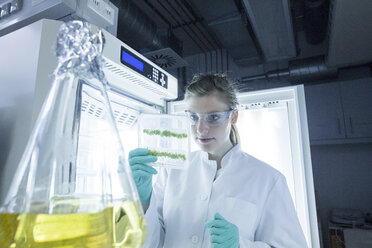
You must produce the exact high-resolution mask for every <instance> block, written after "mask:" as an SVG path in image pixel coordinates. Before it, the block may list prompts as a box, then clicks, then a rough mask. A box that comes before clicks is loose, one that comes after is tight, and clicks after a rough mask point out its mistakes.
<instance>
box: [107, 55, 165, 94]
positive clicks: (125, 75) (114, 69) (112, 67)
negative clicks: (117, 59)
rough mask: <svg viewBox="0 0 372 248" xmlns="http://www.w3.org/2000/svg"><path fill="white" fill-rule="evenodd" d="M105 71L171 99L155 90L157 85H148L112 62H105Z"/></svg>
mask: <svg viewBox="0 0 372 248" xmlns="http://www.w3.org/2000/svg"><path fill="white" fill-rule="evenodd" d="M104 70H106V71H107V72H109V73H113V74H116V76H119V77H121V78H123V79H125V80H129V81H131V83H132V84H135V85H137V86H140V87H142V88H146V89H148V90H151V91H152V92H153V93H156V94H158V95H160V96H163V97H164V98H169V95H167V94H166V93H164V92H163V91H160V90H159V89H157V88H155V87H154V85H155V84H148V83H147V82H145V81H144V80H143V78H139V77H136V76H133V75H131V74H129V73H128V72H127V71H125V70H122V69H121V68H120V67H117V66H115V65H114V64H111V63H110V62H105V68H104Z"/></svg>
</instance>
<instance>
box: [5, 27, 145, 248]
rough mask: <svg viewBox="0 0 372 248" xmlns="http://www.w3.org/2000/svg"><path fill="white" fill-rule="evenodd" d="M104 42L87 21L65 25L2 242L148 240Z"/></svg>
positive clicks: (8, 205) (136, 243)
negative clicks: (115, 110) (112, 97)
mask: <svg viewBox="0 0 372 248" xmlns="http://www.w3.org/2000/svg"><path fill="white" fill-rule="evenodd" d="M92 29H95V31H96V32H94V33H93V32H92ZM103 46H104V37H103V34H102V32H101V31H99V30H97V28H95V27H92V26H90V25H88V24H87V23H84V22H80V21H73V22H69V23H66V24H63V25H62V26H61V28H60V33H59V35H58V38H57V45H56V53H57V56H58V61H59V63H58V67H57V69H56V71H55V79H54V81H53V82H52V85H51V89H50V92H49V94H48V97H47V98H46V100H45V102H44V105H43V107H42V109H41V112H40V114H39V117H38V119H37V121H36V124H35V128H34V130H33V131H32V133H31V136H30V139H29V141H28V144H27V147H26V150H25V152H24V154H23V157H22V159H21V162H20V164H19V165H18V168H17V172H16V174H15V176H14V179H13V181H12V184H11V187H10V189H9V191H8V195H7V197H6V200H5V203H4V204H3V205H2V207H1V209H0V241H1V247H36V248H38V247H61V248H62V247H89V248H91V247H131V248H132V247H140V246H141V245H142V244H143V242H144V239H145V236H146V226H145V220H144V218H143V210H142V206H141V204H140V202H139V198H138V194H137V191H136V187H135V184H134V182H133V179H132V174H131V170H130V168H129V166H128V164H127V161H126V158H125V153H124V150H123V146H122V144H121V141H120V138H119V134H118V132H117V127H116V124H115V120H114V117H113V115H112V112H111V107H110V102H109V100H108V97H107V92H106V87H107V81H106V79H105V76H104V74H103V71H102V65H103V62H102V57H101V52H102V49H103Z"/></svg>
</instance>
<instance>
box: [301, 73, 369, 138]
mask: <svg viewBox="0 0 372 248" xmlns="http://www.w3.org/2000/svg"><path fill="white" fill-rule="evenodd" d="M305 95H306V106H307V115H308V124H309V134H310V141H311V144H338V143H357V142H372V78H366V79H357V80H349V81H342V82H334V83H326V84H318V85H311V86H306V87H305Z"/></svg>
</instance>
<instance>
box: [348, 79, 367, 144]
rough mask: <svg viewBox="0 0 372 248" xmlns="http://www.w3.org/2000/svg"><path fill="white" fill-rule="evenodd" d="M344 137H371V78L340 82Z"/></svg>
mask: <svg viewBox="0 0 372 248" xmlns="http://www.w3.org/2000/svg"><path fill="white" fill-rule="evenodd" d="M341 98H342V105H343V109H344V116H345V124H346V137H347V138H371V137H372V78H366V79H358V80H352V81H344V82H341Z"/></svg>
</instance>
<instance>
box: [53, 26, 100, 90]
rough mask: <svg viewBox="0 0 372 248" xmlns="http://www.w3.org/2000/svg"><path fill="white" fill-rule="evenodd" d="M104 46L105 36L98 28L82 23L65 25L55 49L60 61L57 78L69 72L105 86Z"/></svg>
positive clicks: (60, 30)
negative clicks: (94, 79) (95, 80)
mask: <svg viewBox="0 0 372 248" xmlns="http://www.w3.org/2000/svg"><path fill="white" fill-rule="evenodd" d="M104 44H105V38H104V35H103V33H102V31H101V30H99V29H98V28H97V27H95V26H92V25H90V24H88V23H86V22H82V21H70V22H66V23H63V24H62V25H61V27H60V29H59V34H58V36H57V41H56V44H55V47H54V49H55V54H56V56H57V59H58V66H57V68H56V70H55V72H54V74H55V76H62V75H63V74H65V73H68V72H69V73H73V74H75V75H79V77H82V78H87V79H91V78H96V79H98V80H99V81H101V82H102V83H104V84H105V83H106V82H107V81H106V79H105V75H104V73H103V63H104V59H103V58H102V51H103V47H104Z"/></svg>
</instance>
